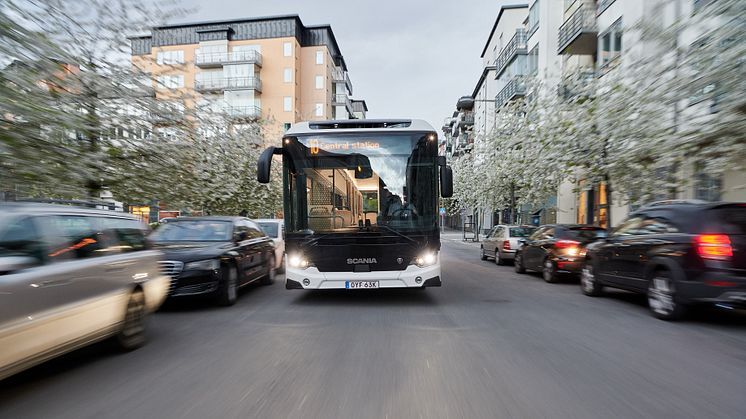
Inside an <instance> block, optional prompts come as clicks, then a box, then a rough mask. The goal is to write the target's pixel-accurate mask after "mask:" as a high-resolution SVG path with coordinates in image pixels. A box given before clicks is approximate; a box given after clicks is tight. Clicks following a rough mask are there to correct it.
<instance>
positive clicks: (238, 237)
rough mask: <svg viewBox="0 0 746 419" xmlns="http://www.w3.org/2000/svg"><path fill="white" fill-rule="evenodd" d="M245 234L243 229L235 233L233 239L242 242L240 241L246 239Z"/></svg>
mask: <svg viewBox="0 0 746 419" xmlns="http://www.w3.org/2000/svg"><path fill="white" fill-rule="evenodd" d="M247 236H248V235H247V234H246V232H245V231H241V232H238V233H236V235H235V236H234V237H235V239H236V241H237V242H242V241H244V240H246V237H247Z"/></svg>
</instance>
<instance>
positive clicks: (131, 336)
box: [116, 290, 147, 351]
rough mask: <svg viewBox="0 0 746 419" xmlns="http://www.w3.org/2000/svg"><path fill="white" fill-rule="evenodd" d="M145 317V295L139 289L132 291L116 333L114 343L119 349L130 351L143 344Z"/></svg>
mask: <svg viewBox="0 0 746 419" xmlns="http://www.w3.org/2000/svg"><path fill="white" fill-rule="evenodd" d="M146 317H147V309H146V307H145V295H144V294H143V292H142V291H140V290H136V291H133V292H132V294H130V296H129V299H128V300H127V309H126V311H125V313H124V321H123V322H122V329H121V330H120V331H119V333H118V334H117V335H116V343H117V345H118V346H119V347H120V348H121V349H123V350H125V351H131V350H134V349H137V348H139V347H141V346H142V345H143V344H145V320H146Z"/></svg>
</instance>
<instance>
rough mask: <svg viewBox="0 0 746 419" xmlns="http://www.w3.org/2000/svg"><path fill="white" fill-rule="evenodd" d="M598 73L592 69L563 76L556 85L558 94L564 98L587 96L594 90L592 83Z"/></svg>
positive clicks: (594, 81)
mask: <svg viewBox="0 0 746 419" xmlns="http://www.w3.org/2000/svg"><path fill="white" fill-rule="evenodd" d="M598 76H599V73H598V72H596V71H593V70H583V71H580V72H578V73H576V74H573V75H570V76H568V77H565V78H564V80H562V82H561V83H560V84H559V85H558V86H557V89H558V94H559V96H560V97H563V98H565V99H572V98H578V97H587V96H589V95H592V94H593V93H595V92H594V88H595V86H594V83H596V80H597V79H598Z"/></svg>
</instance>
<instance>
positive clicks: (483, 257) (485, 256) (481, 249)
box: [480, 247, 487, 260]
mask: <svg viewBox="0 0 746 419" xmlns="http://www.w3.org/2000/svg"><path fill="white" fill-rule="evenodd" d="M480 251H481V252H482V255H481V259H482V260H487V255H486V254H485V253H484V247H480Z"/></svg>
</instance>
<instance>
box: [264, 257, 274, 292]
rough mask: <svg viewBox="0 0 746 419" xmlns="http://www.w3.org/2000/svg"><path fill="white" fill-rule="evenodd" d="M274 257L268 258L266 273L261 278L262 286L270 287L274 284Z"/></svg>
mask: <svg viewBox="0 0 746 419" xmlns="http://www.w3.org/2000/svg"><path fill="white" fill-rule="evenodd" d="M275 272H276V271H275V257H274V255H272V256H270V257H269V260H268V261H267V273H266V274H265V275H264V278H262V285H272V284H273V283H274V282H275Z"/></svg>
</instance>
